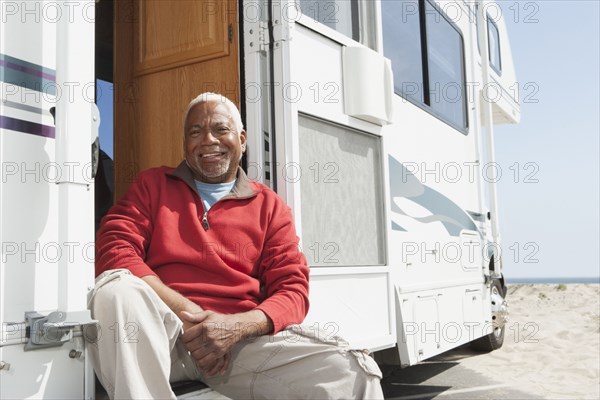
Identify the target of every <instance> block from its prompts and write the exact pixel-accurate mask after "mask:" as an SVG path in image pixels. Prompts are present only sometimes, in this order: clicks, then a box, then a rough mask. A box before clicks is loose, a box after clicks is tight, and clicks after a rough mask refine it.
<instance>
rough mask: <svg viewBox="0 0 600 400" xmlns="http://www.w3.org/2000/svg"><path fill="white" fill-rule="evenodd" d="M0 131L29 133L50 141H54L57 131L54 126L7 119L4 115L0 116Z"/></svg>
mask: <svg viewBox="0 0 600 400" xmlns="http://www.w3.org/2000/svg"><path fill="white" fill-rule="evenodd" d="M0 129H10V130H11V131H17V132H23V133H29V134H31V135H37V136H44V137H47V138H50V139H54V135H55V130H54V127H53V126H48V125H42V124H37V123H35V122H30V121H24V120H22V119H17V118H11V117H6V116H4V115H0Z"/></svg>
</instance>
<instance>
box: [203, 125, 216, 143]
mask: <svg viewBox="0 0 600 400" xmlns="http://www.w3.org/2000/svg"><path fill="white" fill-rule="evenodd" d="M215 143H219V140H218V139H217V138H216V137H215V135H213V133H212V131H211V130H210V129H209V130H207V131H206V132H204V134H203V135H201V138H200V144H202V145H211V144H215Z"/></svg>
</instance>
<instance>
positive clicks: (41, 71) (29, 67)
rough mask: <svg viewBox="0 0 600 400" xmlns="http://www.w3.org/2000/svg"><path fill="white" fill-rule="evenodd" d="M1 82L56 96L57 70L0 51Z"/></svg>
mask: <svg viewBox="0 0 600 400" xmlns="http://www.w3.org/2000/svg"><path fill="white" fill-rule="evenodd" d="M0 82H5V83H9V84H12V85H17V86H21V87H24V88H27V89H30V90H35V91H38V92H43V93H45V94H48V95H51V96H56V72H55V71H54V70H53V69H50V68H46V67H43V66H41V65H38V64H33V63H30V62H27V61H25V60H21V59H19V58H15V57H11V56H7V55H6V54H2V53H0Z"/></svg>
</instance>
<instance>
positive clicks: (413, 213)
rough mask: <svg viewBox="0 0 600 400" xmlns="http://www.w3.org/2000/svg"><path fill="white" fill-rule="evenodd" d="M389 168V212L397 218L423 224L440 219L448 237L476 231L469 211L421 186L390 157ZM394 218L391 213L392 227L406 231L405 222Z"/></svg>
mask: <svg viewBox="0 0 600 400" xmlns="http://www.w3.org/2000/svg"><path fill="white" fill-rule="evenodd" d="M389 169H390V204H391V207H392V213H395V214H396V215H397V216H398V217H400V218H399V219H404V220H405V221H406V220H407V219H406V218H402V217H401V216H404V217H408V219H409V220H413V221H417V222H419V223H422V224H431V223H434V222H440V223H441V224H442V225H443V227H444V228H445V229H446V231H448V233H449V234H450V235H451V236H459V235H460V231H461V230H463V229H468V230H472V231H478V229H477V226H476V225H475V223H474V222H473V220H472V219H471V217H470V216H469V214H467V213H466V212H465V211H464V210H463V209H462V208H460V207H459V206H457V205H456V204H455V203H454V202H453V201H452V200H450V199H449V198H447V197H446V196H444V195H443V194H441V193H440V192H438V191H436V190H434V189H432V188H430V187H428V186H426V185H423V184H422V183H421V181H419V179H418V178H417V177H416V176H415V175H414V174H412V173H411V172H410V171H409V170H408V169H406V167H404V165H403V164H402V163H401V162H400V161H398V160H396V159H395V158H394V157H392V156H389ZM393 218H394V216H393V215H392V230H395V231H405V232H406V231H407V230H408V229H407V227H406V225H405V224H403V223H401V222H398V221H394V220H393ZM397 219H398V218H397Z"/></svg>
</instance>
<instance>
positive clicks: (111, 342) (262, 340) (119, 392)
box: [88, 270, 383, 399]
mask: <svg viewBox="0 0 600 400" xmlns="http://www.w3.org/2000/svg"><path fill="white" fill-rule="evenodd" d="M89 306H90V309H91V311H92V316H93V318H94V319H97V320H98V321H99V323H100V325H99V327H98V329H97V332H96V334H95V335H88V340H89V341H90V346H89V348H90V350H89V353H90V355H91V358H92V363H93V365H94V369H95V371H96V374H97V375H98V378H99V379H100V381H101V382H102V385H103V386H104V388H105V389H106V391H107V392H108V394H109V396H110V398H111V399H115V398H116V399H174V398H175V395H174V394H173V391H172V390H171V387H170V384H169V382H178V381H182V380H201V381H203V382H204V383H206V384H207V385H209V386H210V387H211V388H212V389H214V390H216V391H217V392H219V393H222V394H224V395H226V396H228V397H231V398H233V399H301V398H303V399H351V398H356V399H382V398H383V393H382V390H381V385H380V383H379V380H380V378H381V371H380V370H379V368H378V366H377V364H376V363H375V361H373V359H372V358H371V357H370V356H369V355H368V354H367V353H366V352H364V351H360V350H352V349H350V348H349V347H348V345H347V343H346V342H344V341H343V340H342V339H340V338H338V337H330V336H328V335H327V333H326V332H315V331H314V330H311V329H308V328H306V327H304V328H303V327H302V326H297V327H294V328H290V329H286V330H284V331H282V332H279V333H278V334H276V335H265V336H261V337H258V338H255V339H252V340H246V341H243V342H240V343H238V344H237V345H236V346H235V347H234V349H233V351H232V354H231V355H232V358H231V363H230V366H229V369H228V371H227V373H226V374H225V375H224V376H218V377H212V378H208V377H204V376H203V375H202V373H201V372H200V371H198V369H197V368H196V364H195V362H194V360H193V358H192V357H191V356H190V354H189V353H188V352H187V350H186V348H185V346H184V345H183V343H182V342H181V340H179V337H180V335H181V327H182V322H181V321H180V320H179V318H177V316H176V315H175V314H174V313H173V312H172V311H171V310H170V309H169V308H168V307H167V306H166V305H165V304H164V303H163V302H162V300H161V299H160V298H159V297H158V295H156V293H155V292H154V291H153V290H152V289H151V288H150V287H149V286H148V285H147V284H146V283H145V282H144V281H143V280H141V279H139V278H137V277H135V276H133V275H131V274H130V273H129V271H126V270H112V271H107V272H105V273H104V274H102V275H100V276H99V277H98V278H97V279H96V286H95V288H94V291H93V292H92V294H91V297H90V304H89Z"/></svg>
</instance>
